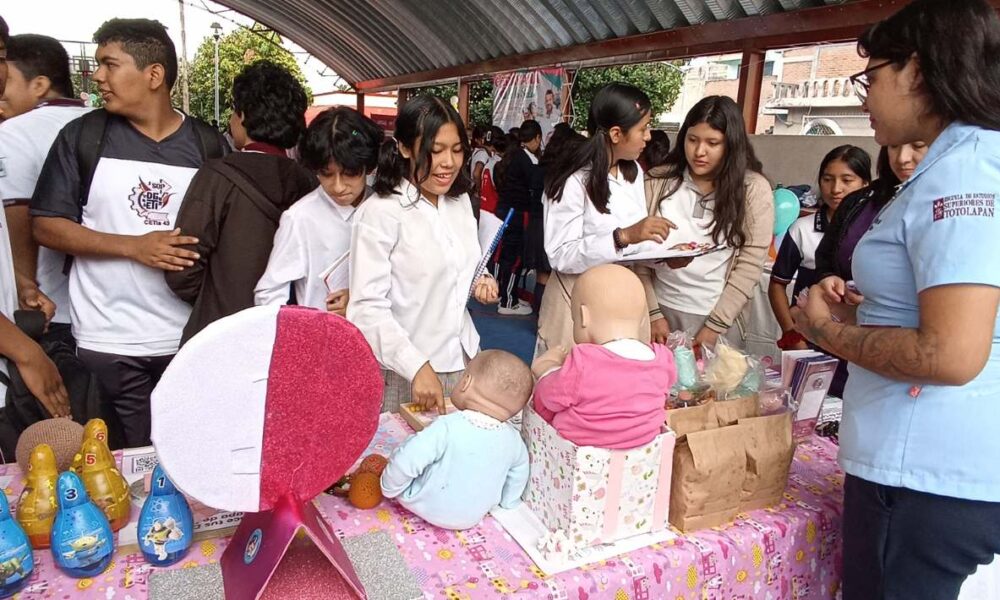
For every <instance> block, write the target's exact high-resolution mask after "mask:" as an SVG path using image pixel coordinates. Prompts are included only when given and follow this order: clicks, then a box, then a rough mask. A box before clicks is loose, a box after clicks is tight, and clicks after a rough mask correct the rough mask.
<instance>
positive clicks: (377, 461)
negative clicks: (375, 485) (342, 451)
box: [355, 454, 389, 477]
mask: <svg viewBox="0 0 1000 600" xmlns="http://www.w3.org/2000/svg"><path fill="white" fill-rule="evenodd" d="M387 464H389V459H387V458H386V457H384V456H382V455H381V454H369V455H368V456H366V457H365V459H364V460H363V461H361V466H359V467H358V470H357V471H355V472H356V473H375V474H376V475H378V476H379V477H381V476H382V471H385V466H386V465H387Z"/></svg>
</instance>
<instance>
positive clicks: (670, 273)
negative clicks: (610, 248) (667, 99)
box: [640, 96, 774, 346]
mask: <svg viewBox="0 0 1000 600" xmlns="http://www.w3.org/2000/svg"><path fill="white" fill-rule="evenodd" d="M646 201H647V206H648V208H649V211H650V214H654V215H660V216H663V217H665V218H667V219H669V220H670V221H671V222H672V223H673V224H674V225H676V227H677V231H676V232H674V233H672V234H671V238H672V239H675V240H677V241H678V242H681V243H688V242H691V243H695V244H708V245H720V246H724V249H723V250H720V251H717V252H713V253H711V254H706V255H704V256H699V257H697V258H695V259H693V260H685V261H670V262H669V263H667V264H665V265H660V266H657V267H656V268H655V269H654V270H653V272H652V273H649V272H648V271H646V272H645V273H643V271H642V270H640V277H641V278H643V279H644V282H645V283H646V295H647V298H648V301H649V302H648V303H649V310H650V319H651V320H652V331H653V340H654V341H660V342H662V341H665V340H666V336H667V333H668V332H669V331H670V330H681V331H689V332H691V333H693V334H695V337H694V341H695V343H696V344H706V345H708V346H712V345H714V344H715V342H716V340H717V339H718V337H719V336H720V335H726V337H727V339H728V340H729V341H730V342H731V343H733V344H735V345H738V346H742V345H743V339H742V334H741V331H740V328H738V327H737V328H734V325H737V321H738V320H739V318H740V314H741V313H742V312H743V308H744V307H745V306H746V304H747V302H749V300H750V296H751V294H752V293H753V290H754V288H755V287H756V286H757V285H758V283H759V281H760V275H761V273H762V272H763V269H764V260H765V259H766V258H767V249H768V247H769V246H770V244H771V235H772V229H773V227H774V198H773V196H772V194H771V185H770V184H769V183H768V182H767V180H766V179H765V178H764V176H763V175H761V164H760V161H759V160H757V157H756V155H755V154H754V151H753V146H752V145H751V144H750V138H749V137H748V136H747V134H746V127H745V125H744V123H743V114H742V113H741V112H740V109H739V107H738V106H737V105H736V103H735V102H733V100H732V99H731V98H728V97H726V96H709V97H707V98H704V99H702V100H701V101H700V102H698V103H697V104H695V105H694V107H693V108H692V109H691V110H690V112H688V114H687V117H686V118H685V119H684V124H683V125H682V126H681V129H680V132H679V133H678V135H677V143H676V144H675V145H674V148H673V149H672V150H671V151H670V154H669V155H668V157H667V162H666V163H665V164H664V165H662V166H660V167H656V168H654V169H652V170H651V171H650V172H649V173H647V174H646ZM678 267H680V268H678Z"/></svg>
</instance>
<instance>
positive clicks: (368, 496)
mask: <svg viewBox="0 0 1000 600" xmlns="http://www.w3.org/2000/svg"><path fill="white" fill-rule="evenodd" d="M347 499H348V500H350V502H351V504H352V505H353V506H354V507H356V508H360V509H369V508H375V507H376V506H378V503H379V502H381V501H382V485H381V483H380V482H379V476H378V475H376V474H375V473H358V474H356V475H354V476H353V477H351V491H350V492H348V493H347Z"/></svg>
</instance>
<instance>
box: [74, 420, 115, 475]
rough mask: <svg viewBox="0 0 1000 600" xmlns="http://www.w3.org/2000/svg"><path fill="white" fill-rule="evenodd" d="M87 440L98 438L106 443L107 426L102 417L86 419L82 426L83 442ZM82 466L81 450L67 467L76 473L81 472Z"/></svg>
mask: <svg viewBox="0 0 1000 600" xmlns="http://www.w3.org/2000/svg"><path fill="white" fill-rule="evenodd" d="M87 440H99V441H101V442H104V445H107V443H108V426H107V425H106V424H105V423H104V419H91V420H89V421H87V424H86V425H84V426H83V440H82V441H81V444H82V443H83V442H86V441H87ZM82 468H83V452H82V451H81V452H77V453H76V456H74V457H73V465H72V466H71V467H70V468H69V470H70V471H73V472H74V473H76V474H77V475H79V474H80V473H81V469H82Z"/></svg>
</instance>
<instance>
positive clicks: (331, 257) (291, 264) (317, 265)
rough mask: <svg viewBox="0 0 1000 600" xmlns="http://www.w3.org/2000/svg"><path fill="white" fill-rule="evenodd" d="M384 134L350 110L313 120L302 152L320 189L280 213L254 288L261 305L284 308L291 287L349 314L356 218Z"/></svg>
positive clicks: (309, 300)
mask: <svg viewBox="0 0 1000 600" xmlns="http://www.w3.org/2000/svg"><path fill="white" fill-rule="evenodd" d="M382 137H383V133H382V128H381V127H379V126H378V125H376V124H375V122H374V121H372V120H371V119H369V118H368V117H365V116H364V115H362V114H361V113H359V112H357V111H355V110H353V109H350V108H344V107H338V108H332V109H329V110H327V111H324V112H323V113H321V114H320V115H319V116H318V117H316V119H315V120H313V122H312V124H311V125H310V126H309V129H308V130H307V131H306V135H305V137H304V138H303V139H302V142H301V144H300V145H299V153H300V154H301V162H302V164H303V165H304V166H305V167H306V168H308V169H310V170H312V171H313V172H315V173H316V177H317V178H318V179H319V182H320V185H319V187H317V188H316V189H315V190H313V191H312V192H310V193H309V194H307V195H306V196H304V197H303V198H302V199H301V200H299V201H298V202H296V203H295V204H293V205H292V207H291V208H289V209H288V210H287V211H285V213H284V214H283V215H282V216H281V223H280V225H279V226H278V231H277V232H276V233H275V235H274V249H273V250H271V258H270V260H269V261H268V263H267V269H266V270H265V271H264V275H263V276H262V277H261V278H260V281H259V282H258V283H257V287H256V289H255V290H254V301H255V303H256V304H257V305H262V304H285V303H287V302H288V300H289V291H290V287H291V289H294V291H295V299H296V302H297V303H298V304H301V305H303V306H312V307H313V308H320V309H326V310H329V311H331V312H334V313H336V314H339V315H340V316H344V314H345V313H346V311H347V301H348V299H349V293H348V290H347V285H346V280H347V277H346V270H347V268H348V264H347V259H346V258H345V255H346V254H347V251H348V250H349V249H350V244H351V221H352V220H353V219H354V213H355V211H357V209H358V206H360V205H361V203H362V202H364V200H365V198H367V197H368V195H369V194H370V193H371V189H370V188H367V187H366V186H365V177H366V176H367V175H368V174H369V173H371V172H373V171H374V170H375V166H376V164H377V163H378V150H379V145H380V144H381V142H382ZM331 267H332V268H331ZM338 282H342V283H338Z"/></svg>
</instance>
